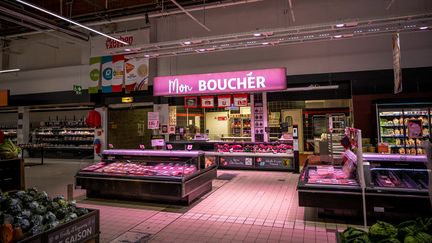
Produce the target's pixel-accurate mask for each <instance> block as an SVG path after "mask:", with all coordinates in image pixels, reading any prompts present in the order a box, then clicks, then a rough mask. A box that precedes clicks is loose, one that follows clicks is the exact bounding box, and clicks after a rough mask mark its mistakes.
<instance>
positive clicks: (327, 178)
mask: <svg viewBox="0 0 432 243" xmlns="http://www.w3.org/2000/svg"><path fill="white" fill-rule="evenodd" d="M307 169H308V170H307V183H311V184H333V185H353V186H358V185H359V184H358V182H357V180H356V179H352V178H349V176H348V175H347V174H346V173H345V172H344V171H343V170H342V167H340V166H339V167H336V166H331V165H330V166H315V167H308V168H307Z"/></svg>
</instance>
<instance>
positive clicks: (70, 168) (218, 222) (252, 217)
mask: <svg viewBox="0 0 432 243" xmlns="http://www.w3.org/2000/svg"><path fill="white" fill-rule="evenodd" d="M87 164H88V162H86V161H77V162H74V161H55V160H47V161H46V163H45V165H43V166H32V167H28V168H26V179H27V182H26V185H27V187H31V186H36V187H38V188H39V189H40V190H45V191H47V192H48V193H49V194H50V195H51V196H55V195H58V194H66V185H67V184H69V183H73V176H74V174H75V172H76V171H77V170H78V169H79V168H80V167H83V166H85V165H87ZM222 174H232V175H233V176H234V178H233V179H231V180H218V179H217V180H214V182H213V190H212V192H210V193H208V194H207V195H205V196H204V197H203V198H202V199H201V200H198V201H197V202H196V203H194V204H193V205H191V206H189V207H187V206H178V205H168V204H152V203H145V202H126V201H116V200H110V201H107V200H96V199H86V198H85V191H83V190H75V191H74V197H75V198H76V200H77V201H78V203H79V205H80V206H83V207H88V208H97V209H99V210H100V217H101V220H100V222H101V229H100V230H101V235H100V242H296V243H297V242H305V243H309V242H335V232H336V231H337V230H343V229H345V228H346V227H347V224H346V223H347V222H344V221H343V220H338V221H336V220H331V219H323V218H319V217H318V216H317V215H318V213H317V210H315V209H311V208H303V207H299V206H298V197H297V191H296V184H297V180H298V175H296V174H292V173H287V172H262V171H261V172H258V171H228V170H223V171H222V170H220V171H218V175H222Z"/></svg>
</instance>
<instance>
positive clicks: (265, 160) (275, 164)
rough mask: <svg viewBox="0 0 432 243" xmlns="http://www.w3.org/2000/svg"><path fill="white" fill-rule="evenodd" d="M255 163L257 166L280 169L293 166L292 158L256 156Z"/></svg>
mask: <svg viewBox="0 0 432 243" xmlns="http://www.w3.org/2000/svg"><path fill="white" fill-rule="evenodd" d="M255 163H256V166H257V167H259V168H281V169H292V168H294V164H293V161H292V158H283V157H257V158H256V160H255Z"/></svg>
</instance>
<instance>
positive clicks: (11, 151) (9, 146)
mask: <svg viewBox="0 0 432 243" xmlns="http://www.w3.org/2000/svg"><path fill="white" fill-rule="evenodd" d="M19 153H21V149H20V148H19V147H18V146H16V145H15V144H14V143H13V142H12V140H10V139H5V140H4V142H3V143H2V144H0V159H1V158H4V159H13V158H17V157H18V154H19Z"/></svg>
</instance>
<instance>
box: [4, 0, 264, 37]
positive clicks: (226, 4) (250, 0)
mask: <svg viewBox="0 0 432 243" xmlns="http://www.w3.org/2000/svg"><path fill="white" fill-rule="evenodd" d="M0 1H1V0H0ZM262 1H264V0H235V1H231V0H226V1H221V2H218V3H210V4H203V5H200V6H196V7H189V8H185V9H186V10H187V11H189V12H194V11H202V10H203V8H205V9H206V10H209V9H216V8H225V7H231V6H237V5H242V4H249V3H255V2H262ZM177 14H183V12H182V11H181V10H168V11H165V12H160V11H156V12H149V13H148V16H149V18H158V17H165V16H171V15H177ZM142 19H145V15H144V14H136V15H131V16H128V17H123V18H116V19H112V20H102V21H96V22H89V23H85V24H86V26H100V25H104V24H110V23H123V22H129V21H137V20H142ZM40 33H41V32H38V31H36V32H27V33H20V34H12V35H7V36H6V37H7V38H15V37H20V36H27V35H35V34H40Z"/></svg>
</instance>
